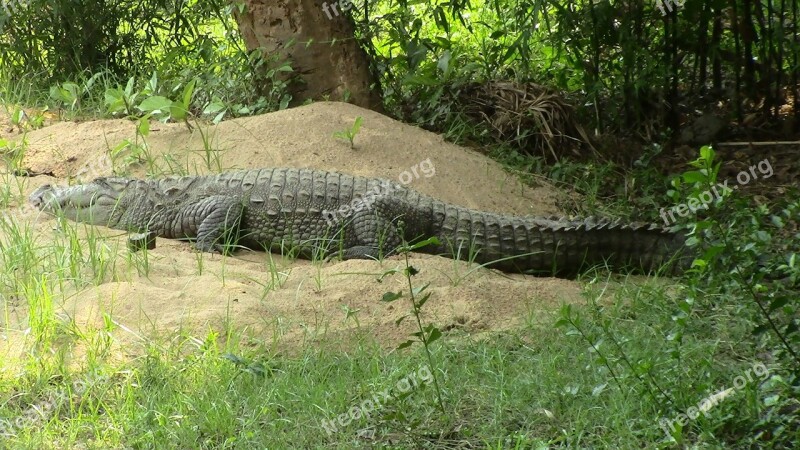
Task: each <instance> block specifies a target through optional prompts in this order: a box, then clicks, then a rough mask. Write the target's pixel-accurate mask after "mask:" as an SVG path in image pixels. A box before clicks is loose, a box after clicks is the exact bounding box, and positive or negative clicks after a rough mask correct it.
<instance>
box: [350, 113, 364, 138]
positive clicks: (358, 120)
mask: <svg viewBox="0 0 800 450" xmlns="http://www.w3.org/2000/svg"><path fill="white" fill-rule="evenodd" d="M363 120H364V118H363V117H361V116H358V117H356V121H355V123H353V128H351V129H350V134H351V135H353V136H355V135H356V134H357V133H358V130H360V129H361V122H362V121H363Z"/></svg>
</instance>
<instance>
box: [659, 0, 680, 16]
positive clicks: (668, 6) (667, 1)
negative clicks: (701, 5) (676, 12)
mask: <svg viewBox="0 0 800 450" xmlns="http://www.w3.org/2000/svg"><path fill="white" fill-rule="evenodd" d="M684 3H686V0H656V8H658V10H659V11H661V15H662V16H666V15H667V12H672V7H673V6H675V7H678V6H683V4H684Z"/></svg>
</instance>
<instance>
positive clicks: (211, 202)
mask: <svg viewBox="0 0 800 450" xmlns="http://www.w3.org/2000/svg"><path fill="white" fill-rule="evenodd" d="M196 207H197V208H198V209H199V210H198V211H197V215H196V216H195V217H197V218H198V219H199V222H200V226H199V227H198V229H197V241H196V242H195V247H197V249H198V250H200V251H204V252H211V253H225V252H226V250H227V249H228V248H230V245H231V244H235V243H236V241H237V240H238V234H239V224H240V223H241V220H242V214H243V213H244V204H243V203H242V201H241V200H240V199H238V198H236V197H226V196H222V195H214V196H211V197H208V198H206V199H204V200H203V201H202V202H200V204H198V205H197V206H196Z"/></svg>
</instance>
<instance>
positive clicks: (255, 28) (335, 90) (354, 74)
mask: <svg viewBox="0 0 800 450" xmlns="http://www.w3.org/2000/svg"><path fill="white" fill-rule="evenodd" d="M244 3H245V4H246V8H245V9H244V11H243V12H242V13H241V14H237V17H236V20H237V22H238V23H239V30H240V31H241V33H242V37H243V38H244V42H245V44H246V45H247V50H248V51H253V50H256V49H258V48H263V51H264V55H265V56H266V57H274V56H277V57H278V58H279V59H280V60H281V61H284V60H289V61H290V62H291V65H292V69H294V72H281V73H280V75H281V76H284V77H285V78H284V79H285V80H286V81H288V82H289V93H290V94H291V95H292V101H291V103H290V104H291V105H292V106H296V105H300V104H302V103H303V102H304V101H306V100H309V99H310V100H322V99H324V98H328V99H330V100H336V101H345V100H346V101H348V102H350V103H353V104H356V105H358V106H362V107H365V108H370V109H373V110H378V111H380V110H382V103H381V95H380V87H379V84H378V82H377V80H375V79H373V77H372V76H371V72H370V68H369V59H368V57H367V54H366V52H365V51H364V50H363V49H362V48H361V47H360V46H359V44H358V41H357V40H356V39H355V35H354V31H355V28H354V26H353V22H352V20H351V18H350V16H349V15H348V13H347V12H346V11H347V10H348V9H349V8H351V7H352V6H353V3H352V2H350V1H348V0H328V1H327V2H326V1H319V0H245V1H244ZM343 8H344V9H345V11H342V9H343Z"/></svg>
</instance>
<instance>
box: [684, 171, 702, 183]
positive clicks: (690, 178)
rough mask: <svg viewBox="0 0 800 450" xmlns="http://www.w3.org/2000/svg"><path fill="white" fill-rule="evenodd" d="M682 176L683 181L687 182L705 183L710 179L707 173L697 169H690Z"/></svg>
mask: <svg viewBox="0 0 800 450" xmlns="http://www.w3.org/2000/svg"><path fill="white" fill-rule="evenodd" d="M681 178H683V181H684V182H686V183H703V182H705V181H706V180H708V176H707V175H705V174H704V173H702V172H699V171H696V170H691V171H688V172H684V173H683V174H682V175H681Z"/></svg>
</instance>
